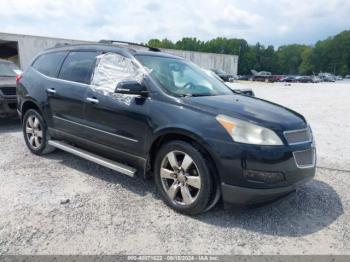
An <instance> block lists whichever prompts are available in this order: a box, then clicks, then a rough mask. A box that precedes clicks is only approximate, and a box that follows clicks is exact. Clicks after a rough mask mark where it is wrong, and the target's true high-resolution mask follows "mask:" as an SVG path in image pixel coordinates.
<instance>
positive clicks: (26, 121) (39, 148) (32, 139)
mask: <svg viewBox="0 0 350 262" xmlns="http://www.w3.org/2000/svg"><path fill="white" fill-rule="evenodd" d="M23 135H24V140H25V142H26V145H27V147H28V149H29V150H30V151H31V152H32V153H33V154H35V155H43V154H48V153H50V152H52V151H54V150H55V148H54V147H52V146H50V145H48V140H49V139H48V134H47V126H46V123H45V121H44V119H43V117H42V116H41V114H40V113H39V112H38V111H36V110H34V109H29V110H28V111H27V112H26V113H25V115H24V117H23Z"/></svg>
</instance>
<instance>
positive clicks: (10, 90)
mask: <svg viewBox="0 0 350 262" xmlns="http://www.w3.org/2000/svg"><path fill="white" fill-rule="evenodd" d="M0 90H1V92H2V93H3V94H4V95H5V96H15V95H16V87H11V86H9V87H7V86H6V87H0Z"/></svg>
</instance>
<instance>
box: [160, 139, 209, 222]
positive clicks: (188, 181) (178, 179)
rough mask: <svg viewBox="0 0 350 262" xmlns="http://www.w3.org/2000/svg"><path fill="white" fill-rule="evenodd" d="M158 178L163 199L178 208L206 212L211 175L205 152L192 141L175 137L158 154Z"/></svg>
mask: <svg viewBox="0 0 350 262" xmlns="http://www.w3.org/2000/svg"><path fill="white" fill-rule="evenodd" d="M154 171H155V176H154V177H155V182H156V186H157V189H158V191H159V192H160V194H161V196H162V199H163V200H164V202H165V203H166V204H167V205H168V206H169V207H171V208H173V209H174V210H176V211H177V212H180V213H183V214H188V215H194V214H198V213H201V212H204V211H205V209H206V207H207V206H208V204H209V200H210V197H211V194H212V190H213V186H212V177H211V175H210V169H209V167H208V165H207V164H206V160H205V158H204V157H203V155H202V154H201V153H200V152H199V151H198V150H197V149H196V148H195V147H193V146H192V145H191V144H189V143H186V142H183V141H172V142H169V143H167V144H165V145H164V146H162V147H161V148H160V150H159V152H158V154H157V156H156V159H155V165H154Z"/></svg>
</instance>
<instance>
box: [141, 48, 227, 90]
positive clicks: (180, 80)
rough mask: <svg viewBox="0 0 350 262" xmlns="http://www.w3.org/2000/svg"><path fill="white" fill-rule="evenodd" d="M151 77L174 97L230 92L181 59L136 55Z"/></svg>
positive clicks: (212, 78)
mask: <svg viewBox="0 0 350 262" xmlns="http://www.w3.org/2000/svg"><path fill="white" fill-rule="evenodd" d="M135 57H136V59H137V60H139V61H140V63H141V64H142V65H143V66H144V67H146V68H147V69H148V70H149V71H150V75H151V77H153V78H154V79H156V80H157V81H158V82H159V83H160V84H161V86H162V87H163V88H164V89H165V90H166V91H167V92H168V93H170V94H172V95H174V96H215V95H229V94H232V91H231V90H230V89H229V88H228V87H227V86H225V84H223V83H222V82H220V81H219V80H217V79H216V78H214V77H212V76H210V75H208V74H206V73H205V72H204V71H203V70H202V69H201V68H200V67H198V66H196V65H195V64H193V63H191V62H188V61H186V60H183V59H177V58H169V57H161V56H150V55H136V56H135Z"/></svg>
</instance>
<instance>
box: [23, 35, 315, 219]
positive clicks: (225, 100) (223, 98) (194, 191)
mask: <svg viewBox="0 0 350 262" xmlns="http://www.w3.org/2000/svg"><path fill="white" fill-rule="evenodd" d="M17 93H18V113H19V115H20V116H21V119H22V122H23V133H24V139H25V142H26V144H27V146H28V148H29V150H30V151H31V152H33V153H34V154H37V155H41V154H44V153H48V152H50V151H52V150H53V149H55V148H59V149H61V150H65V151H67V152H70V153H73V154H75V155H78V156H80V157H82V158H85V159H88V160H90V161H93V162H95V163H98V164H101V165H103V166H106V167H108V168H111V169H114V170H116V171H118V172H120V173H123V174H126V175H129V176H135V175H137V174H138V175H140V176H142V177H144V178H148V177H151V176H153V177H154V180H155V184H156V186H157V188H158V190H159V192H160V194H161V196H162V198H163V200H164V201H165V203H166V204H167V205H169V206H170V207H172V208H173V209H175V210H177V211H179V212H182V213H185V214H196V213H200V212H203V211H206V210H209V209H210V208H211V207H213V206H214V205H215V204H216V203H217V202H218V200H221V199H222V200H223V201H224V202H229V203H239V204H250V203H259V202H265V201H270V200H273V199H275V198H277V197H280V196H283V195H285V194H288V193H289V192H292V191H294V190H295V189H296V187H297V186H299V185H301V184H303V183H305V182H306V181H308V180H310V179H311V178H312V177H313V176H314V174H315V161H316V154H315V148H314V143H313V137H312V133H311V129H310V127H309V125H308V123H307V122H306V120H305V119H304V117H303V116H301V115H300V114H298V113H296V112H294V111H292V110H290V109H287V108H285V107H282V106H280V105H277V104H273V103H270V102H267V101H264V100H262V99H258V98H252V97H248V96H245V95H240V94H237V93H235V92H234V91H232V90H230V89H229V88H228V87H227V86H226V85H224V84H223V83H222V82H221V81H219V80H218V79H216V78H215V77H212V76H209V75H208V74H206V73H205V72H204V71H203V70H202V69H200V68H199V67H198V66H196V65H195V64H193V63H191V62H189V61H187V60H185V59H183V58H180V57H177V56H173V55H170V54H166V53H163V52H160V51H159V50H157V49H155V48H148V49H145V48H134V47H132V46H127V45H120V44H118V43H114V42H112V41H111V42H107V41H104V42H103V43H97V44H89V45H66V46H61V47H56V48H53V49H49V50H47V51H45V52H43V53H41V54H40V55H38V56H37V58H36V59H35V60H34V61H33V63H32V64H31V66H30V67H29V68H28V69H27V70H26V71H25V72H24V74H23V75H22V78H21V79H20V80H19V81H18V84H17Z"/></svg>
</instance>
